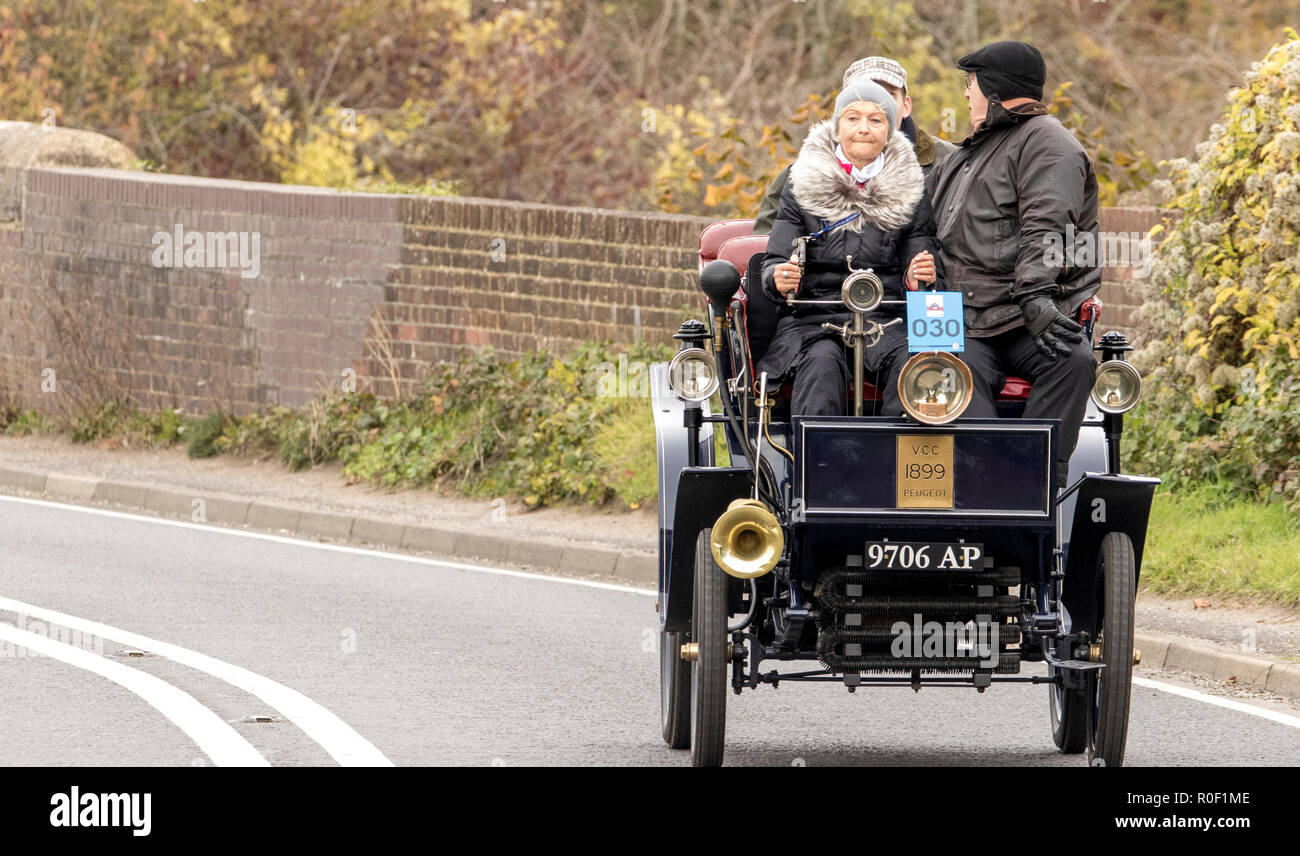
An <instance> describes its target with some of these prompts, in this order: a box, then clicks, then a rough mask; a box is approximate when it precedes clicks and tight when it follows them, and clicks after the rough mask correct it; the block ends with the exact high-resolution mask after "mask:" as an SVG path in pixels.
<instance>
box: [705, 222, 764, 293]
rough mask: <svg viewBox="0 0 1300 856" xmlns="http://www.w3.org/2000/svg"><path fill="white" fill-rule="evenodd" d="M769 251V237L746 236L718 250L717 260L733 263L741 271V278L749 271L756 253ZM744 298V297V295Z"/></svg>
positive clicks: (728, 242) (729, 242)
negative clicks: (750, 262) (750, 263)
mask: <svg viewBox="0 0 1300 856" xmlns="http://www.w3.org/2000/svg"><path fill="white" fill-rule="evenodd" d="M766 249H767V235H745V236H744V237H740V238H731V239H729V240H727V241H726V242H724V243H723V244H722V246H721V247H719V248H718V253H717V256H716V258H719V259H722V260H724V261H728V262H731V263H732V264H733V265H735V266H736V270H738V271H740V274H741V276H744V275H745V272H746V271H748V270H749V260H750V258H751V257H752V256H753V255H754V254H755V253H761V252H763V251H764V250H766ZM742 296H743V295H742Z"/></svg>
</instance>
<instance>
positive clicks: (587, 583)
mask: <svg viewBox="0 0 1300 856" xmlns="http://www.w3.org/2000/svg"><path fill="white" fill-rule="evenodd" d="M0 502H21V503H26V504H28V505H39V506H43V507H45V508H56V509H60V510H63V511H80V512H83V513H85V514H97V515H100V516H102V517H116V518H119V519H122V520H140V521H144V522H147V523H158V524H161V525H163V526H178V527H180V528H182V529H199V530H202V531H204V532H224V533H225V534H227V535H238V536H240V537H242V538H255V539H257V540H259V541H270V542H272V543H275V544H291V545H293V546H294V547H312V548H314V549H317V550H330V551H333V552H337V553H350V554H352V555H354V556H379V557H381V558H384V559H392V560H393V561H396V562H408V563H410V564H415V565H433V566H435V567H439V568H454V569H456V570H460V571H475V572H478V573H483V574H494V575H496V576H501V577H523V578H525V579H529V580H542V581H545V582H551V583H564V584H565V585H573V586H584V587H586V588H595V589H604V590H605V591H621V592H628V593H630V594H640V595H651V596H655V595H657V594H658V592H656V591H655V590H654V589H644V588H637V587H636V586H625V585H619V584H618V583H602V582H597V581H596V580H579V579H573V578H571V577H557V576H554V575H552V574H541V573H534V572H531V571H511V570H507V569H506V568H493V567H486V566H484V565H467V564H465V563H463V562H450V561H444V560H442V559H429V558H426V557H424V556H411V555H408V554H406V553H389V552H386V551H384V550H371V549H367V548H365V547H348V546H345V545H343V544H325V543H322V542H320V541H306V540H303V539H301V538H288V537H285V536H283V535H270V534H267V533H265V532H249V531H246V530H244V529H229V528H226V527H225V526H222V525H219V524H216V523H191V522H189V521H186V520H170V519H168V518H166V517H152V516H150V515H147V514H132V513H130V512H127V511H110V510H108V509H106V508H90V507H88V506H85V505H68V504H66V503H62V502H51V501H49V500H45V499H29V498H28V497H25V496H6V495H4V494H0Z"/></svg>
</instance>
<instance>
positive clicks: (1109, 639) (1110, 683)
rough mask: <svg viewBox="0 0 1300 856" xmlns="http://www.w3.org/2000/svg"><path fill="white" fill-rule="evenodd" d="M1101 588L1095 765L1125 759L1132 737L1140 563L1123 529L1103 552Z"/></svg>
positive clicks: (1091, 755)
mask: <svg viewBox="0 0 1300 856" xmlns="http://www.w3.org/2000/svg"><path fill="white" fill-rule="evenodd" d="M1097 562H1098V565H1099V568H1098V570H1099V571H1100V573H1099V574H1098V576H1099V577H1100V580H1099V582H1100V588H1101V591H1100V592H1099V593H1098V594H1099V596H1100V598H1101V601H1102V609H1101V616H1102V620H1101V629H1100V631H1099V632H1098V634H1097V642H1098V644H1100V645H1101V662H1103V663H1105V664H1106V668H1104V669H1102V670H1101V672H1100V674H1098V675H1096V676H1094V677H1093V678H1092V679H1091V680H1090V681H1089V683H1090V684H1091V685H1092V686H1093V687H1095V688H1096V695H1095V701H1094V703H1093V704H1092V705H1088V712H1089V714H1090V717H1089V719H1090V722H1089V725H1090V728H1089V730H1088V732H1089V733H1088V736H1089V740H1088V763H1089V764H1090V765H1092V766H1094V767H1121V766H1123V765H1124V747H1125V744H1126V743H1127V741H1128V715H1129V698H1130V695H1131V691H1132V688H1133V609H1134V607H1133V604H1134V599H1135V597H1136V595H1135V592H1134V588H1135V582H1134V577H1135V576H1136V573H1135V566H1136V564H1137V562H1136V561H1135V559H1134V558H1133V542H1132V541H1130V540H1129V537H1128V535H1126V534H1124V533H1123V532H1110V533H1108V534H1107V535H1106V537H1105V538H1103V539H1102V541H1101V551H1100V554H1099V555H1098V556H1097Z"/></svg>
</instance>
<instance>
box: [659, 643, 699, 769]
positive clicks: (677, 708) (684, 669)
mask: <svg viewBox="0 0 1300 856" xmlns="http://www.w3.org/2000/svg"><path fill="white" fill-rule="evenodd" d="M689 639H690V634H689V633H669V632H668V631H666V630H661V631H659V717H660V720H661V721H662V723H663V732H664V742H665V743H667V744H668V745H669V746H671V747H672V748H673V749H689V748H691V663H690V661H689V660H683V659H682V653H681V649H682V643H683V642H687V641H689Z"/></svg>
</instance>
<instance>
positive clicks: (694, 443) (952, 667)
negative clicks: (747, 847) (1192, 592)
mask: <svg viewBox="0 0 1300 856" xmlns="http://www.w3.org/2000/svg"><path fill="white" fill-rule="evenodd" d="M765 241H766V238H765V237H762V236H753V235H750V234H749V224H748V221H724V222H722V223H717V224H714V225H713V226H711V227H709V229H707V230H705V232H704V233H703V235H702V236H701V259H700V260H701V288H702V290H703V291H704V292H705V294H706V295H707V296H708V314H707V323H706V322H700V321H688V322H686V323H684V324H683V325H682V328H681V330H680V331H679V333H678V334H677V337H676V338H677V339H678V340H679V341H680V350H679V352H678V356H677V358H676V359H674V361H673V363H672V364H667V365H665V364H659V365H656V366H655V367H653V369H652V373H651V381H652V401H653V407H654V415H655V430H656V443H657V452H658V467H659V598H658V602H657V606H658V613H659V615H658V617H659V624H660V643H661V644H660V652H661V654H660V665H661V694H662V706H661V713H662V726H663V736H664V739H665V741H666V742H667V743H668V744H669V745H670V746H671V747H673V748H676V749H686V748H689V749H690V750H691V753H692V760H693V762H694V763H695V764H696V765H698V766H708V765H716V764H720V763H721V761H722V757H723V751H724V743H725V733H726V727H725V726H726V696H727V694H728V692H729V691H730V692H733V693H735V694H737V695H738V694H740V693H742V691H743V690H745V689H756V688H758V687H760V686H762V685H764V684H767V685H772V686H775V685H777V684H779V683H787V682H797V681H835V682H842V683H843V684H844V685H846V686H847V687H848V688H849V690H850V691H854V690H856V689H857V688H858V687H871V686H879V685H888V684H899V683H901V684H905V685H910V686H912V687H913V688H914V689H917V690H920V689H921V688H923V687H929V686H948V687H952V686H958V687H961V686H964V687H974V688H976V689H977V690H978V691H980V692H983V691H984V690H985V689H986V688H988V687H990V686H992V685H993V684H996V683H999V682H1005V681H1015V682H1029V683H1043V684H1046V685H1047V688H1048V702H1049V704H1048V709H1049V716H1050V721H1051V726H1052V735H1053V738H1054V740H1055V742H1056V745H1057V746H1058V747H1059V748H1060V750H1061V751H1062V752H1066V753H1081V752H1085V751H1086V752H1087V757H1088V760H1089V763H1091V764H1093V765H1096V766H1101V765H1108V766H1117V765H1120V764H1122V762H1123V757H1124V745H1125V740H1126V735H1127V728H1128V708H1129V691H1130V685H1131V678H1132V666H1133V663H1134V661H1135V659H1136V658H1137V656H1138V655H1137V654H1136V652H1135V651H1134V650H1133V601H1134V591H1135V588H1136V585H1137V578H1138V572H1139V569H1140V567H1141V560H1142V548H1143V544H1144V541H1145V535H1146V526H1147V518H1148V514H1149V510H1150V504H1151V498H1152V494H1153V492H1154V489H1155V486H1156V485H1157V484H1158V482H1157V480H1155V479H1150V478H1143V477H1137V476H1127V475H1123V474H1121V473H1120V472H1119V470H1120V460H1119V454H1120V434H1121V430H1122V420H1123V416H1122V413H1123V411H1124V410H1127V409H1128V408H1129V407H1131V406H1132V405H1133V403H1135V402H1136V400H1137V394H1138V392H1139V391H1140V378H1138V377H1137V375H1136V373H1135V372H1133V371H1132V370H1131V367H1129V366H1128V364H1127V363H1125V362H1123V357H1124V352H1125V351H1126V350H1128V347H1127V345H1126V343H1125V342H1124V340H1123V336H1122V335H1119V334H1116V333H1110V334H1107V335H1106V336H1104V337H1102V338H1101V343H1100V345H1098V346H1097V350H1098V351H1099V369H1098V373H1099V378H1100V377H1101V376H1102V374H1103V372H1105V371H1106V370H1107V368H1108V367H1109V368H1110V369H1111V370H1112V371H1110V372H1109V373H1107V374H1106V375H1105V377H1106V378H1107V379H1108V380H1109V381H1111V382H1113V383H1112V387H1115V386H1116V385H1117V384H1118V385H1125V384H1127V385H1128V388H1126V389H1125V390H1124V391H1123V393H1122V394H1119V393H1117V392H1116V389H1115V388H1111V389H1110V395H1111V398H1110V399H1109V400H1110V402H1111V403H1112V404H1117V406H1113V407H1106V408H1105V410H1106V412H1103V410H1101V409H1099V408H1098V405H1097V404H1096V403H1094V402H1096V401H1098V389H1097V388H1094V395H1093V401H1092V402H1090V403H1089V407H1088V415H1087V417H1086V418H1085V422H1084V424H1083V426H1082V429H1081V431H1080V436H1079V442H1078V445H1077V447H1076V450H1075V452H1074V455H1073V457H1072V459H1071V461H1070V473H1069V486H1068V487H1067V489H1066V490H1065V491H1063V492H1061V493H1060V494H1059V495H1058V492H1057V491H1056V490H1055V488H1054V485H1055V478H1054V473H1053V461H1054V460H1055V458H1054V452H1053V450H1054V447H1055V444H1056V432H1057V423H1056V422H1055V421H1054V420H1029V419H1024V418H1021V416H1020V414H1021V412H1022V411H1023V410H1024V402H1025V398H1026V397H1027V394H1028V388H1029V387H1028V384H1027V383H1025V382H1024V381H1022V380H1019V379H1016V378H1011V379H1008V382H1007V385H1006V387H1005V388H1004V389H1003V391H1002V395H1001V397H1000V399H999V402H998V409H999V416H1000V417H1001V418H999V419H995V420H976V419H962V418H956V419H955V420H954V419H951V418H949V419H943V418H938V419H928V418H926V413H928V412H929V411H924V408H922V410H918V411H917V413H918V414H919V416H918V415H914V414H913V410H915V408H913V407H909V408H908V410H909V415H908V416H905V417H903V418H896V419H890V418H883V417H879V416H875V415H872V414H873V413H874V412H875V411H876V410H877V409H878V399H879V396H878V395H877V394H876V392H875V390H874V389H873V388H871V385H870V384H868V383H866V382H865V380H863V379H862V378H861V376H860V375H859V376H857V377H856V378H855V383H854V387H855V389H857V390H862V391H863V392H862V396H863V399H862V402H861V404H860V407H861V413H862V415H856V412H857V410H858V406H857V404H856V403H855V404H854V405H851V412H853V413H854V414H855V415H845V416H836V417H815V418H798V417H796V418H793V419H791V418H790V417H789V416H788V415H783V404H784V411H785V414H788V404H786V403H785V402H784V401H783V396H784V397H786V398H788V390H766V389H765V388H764V386H763V382H762V381H761V380H760V381H756V380H755V379H754V376H753V367H754V366H755V365H756V364H757V363H758V360H759V357H760V356H761V354H762V350H763V349H764V348H765V347H766V344H767V342H768V341H770V338H771V330H772V328H773V324H774V313H775V311H776V307H775V304H774V303H773V301H772V300H771V299H770V298H768V297H766V296H765V295H763V294H762V293H761V289H760V288H758V287H757V280H758V267H759V263H760V261H761V258H762V253H763V250H764V246H765ZM847 300H848V292H846V301H847ZM1099 312H1100V303H1099V302H1097V301H1093V302H1091V303H1090V304H1088V305H1086V306H1085V307H1084V317H1083V318H1082V319H1081V320H1083V321H1084V322H1085V329H1086V331H1087V335H1089V336H1090V337H1091V336H1093V335H1094V330H1093V327H1094V325H1095V322H1096V318H1097V316H1098V314H1099ZM925 356H926V355H923V354H918V355H917V356H916V357H915V358H914V359H913V362H915V361H916V360H917V359H918V358H923V357H925ZM909 365H910V363H909ZM688 369H689V371H688ZM710 372H712V373H713V377H712V378H710V377H709V374H710ZM701 378H705V379H706V380H707V381H713V380H716V382H717V386H716V397H717V399H719V400H720V402H721V407H720V409H719V410H720V412H716V413H715V412H713V410H714V409H715V406H714V405H711V404H710V403H709V401H708V400H707V397H704V396H705V394H706V393H712V392H713V389H714V388H713V386H712V384H711V383H701V382H700V379H701ZM903 380H904V381H906V380H907V378H904V379H903ZM1099 384H1100V381H1099ZM1134 387H1135V388H1134ZM1117 395H1118V398H1117V397H1116V396H1117ZM702 397H704V400H688V399H691V398H695V399H701V398H702ZM904 397H905V399H906V396H904ZM1121 399H1122V400H1121ZM1101 403H1102V404H1103V405H1105V404H1106V401H1102V402H1101ZM761 405H766V406H761ZM918 406H921V405H918ZM715 431H722V432H723V434H724V438H723V439H724V440H725V446H726V449H727V451H728V453H729V457H730V462H729V464H727V465H719V464H718V463H717V460H716V457H715V451H714V450H715V437H714V433H715ZM927 454H928V455H932V456H933V457H930V458H927V457H925V456H926V455H927ZM756 461H757V462H759V463H758V466H755V462H756ZM914 466H915V469H912V468H913V467H914ZM926 466H929V467H930V470H929V472H931V473H939V472H940V471H941V470H942V473H943V478H942V480H941V481H942V483H943V485H944V486H943V487H942V488H936V489H935V490H930V491H927V490H913V489H912V488H913V487H915V486H916V485H918V484H920V485H923V486H924V485H925V484H929V482H924V481H918V480H917V479H918V478H919V477H920V475H921V474H923V473H924V472H926V470H925V469H924V467H926ZM937 483H939V482H938V481H936V484H937ZM905 493H907V494H908V495H906V496H905V495H904V494H905ZM912 494H916V495H912ZM927 494H934V495H935V496H936V497H937V499H936V498H934V497H930V496H928V495H927ZM935 628H939V629H942V630H943V634H942V635H941V636H940V637H939V638H937V639H935V638H932V637H933V633H931V632H930V631H932V630H933V629H935ZM908 637H911V638H908ZM913 643H915V644H913ZM931 643H933V644H931ZM1043 661H1045V662H1046V663H1047V665H1048V670H1047V675H1046V676H1043V675H1038V674H1035V675H1021V674H1020V672H1021V666H1022V664H1024V663H1027V662H1043Z"/></svg>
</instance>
